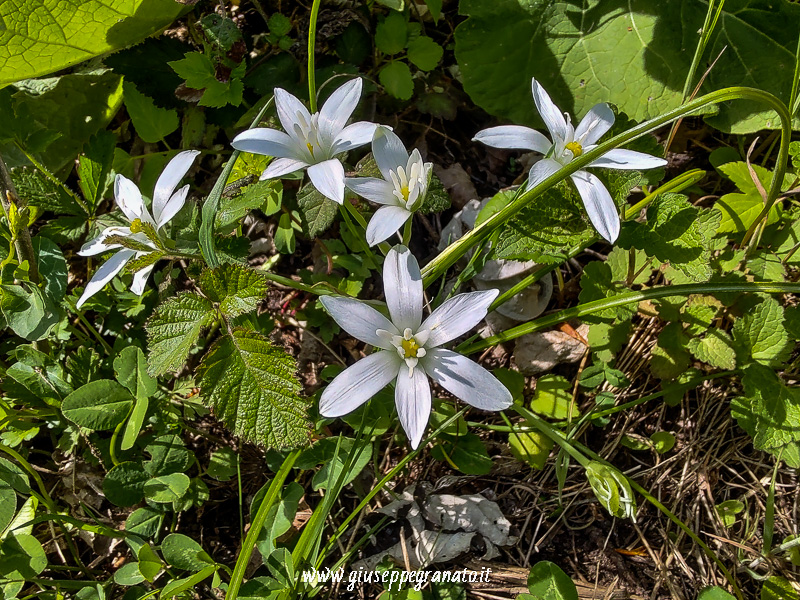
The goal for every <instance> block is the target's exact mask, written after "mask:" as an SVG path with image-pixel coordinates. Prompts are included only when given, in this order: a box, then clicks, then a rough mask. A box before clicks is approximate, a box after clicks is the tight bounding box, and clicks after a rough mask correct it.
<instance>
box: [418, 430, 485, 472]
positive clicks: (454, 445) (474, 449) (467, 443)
mask: <svg viewBox="0 0 800 600" xmlns="http://www.w3.org/2000/svg"><path fill="white" fill-rule="evenodd" d="M431 455H432V456H433V457H434V458H435V459H436V460H441V461H444V462H446V463H447V464H449V465H450V466H451V467H453V468H455V469H458V470H459V471H461V472H462V473H465V474H467V475H486V474H487V473H488V472H489V471H491V470H492V464H493V463H492V459H491V458H490V457H489V453H488V452H486V446H485V445H484V443H483V441H482V440H481V438H479V437H478V436H477V435H475V434H474V433H468V434H467V435H460V436H450V435H444V434H442V435H440V436H439V443H438V444H436V446H434V447H433V450H431Z"/></svg>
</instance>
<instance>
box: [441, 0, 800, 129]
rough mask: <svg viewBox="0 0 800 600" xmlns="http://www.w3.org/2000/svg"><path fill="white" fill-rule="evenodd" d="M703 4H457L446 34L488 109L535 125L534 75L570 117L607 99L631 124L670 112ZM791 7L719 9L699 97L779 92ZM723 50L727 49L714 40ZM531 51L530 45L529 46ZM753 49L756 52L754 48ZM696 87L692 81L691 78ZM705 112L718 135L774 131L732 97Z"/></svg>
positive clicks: (615, 0) (799, 14)
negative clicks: (739, 90) (746, 90)
mask: <svg viewBox="0 0 800 600" xmlns="http://www.w3.org/2000/svg"><path fill="white" fill-rule="evenodd" d="M706 11H707V5H706V4H703V3H694V2H687V1H685V0H666V1H665V2H659V3H652V2H646V1H644V0H637V1H634V2H627V1H623V0H611V1H608V2H603V3H600V4H596V5H591V6H590V7H583V8H581V9H576V7H575V6H574V5H573V4H571V3H569V2H564V3H551V2H518V1H517V0H499V1H498V2H492V3H486V2H483V1H482V0H462V2H461V3H460V4H459V12H460V13H461V14H462V15H465V16H467V17H468V18H467V19H466V20H465V21H464V22H462V23H461V24H459V26H458V27H457V28H456V32H455V42H456V47H455V52H456V60H457V62H458V65H459V67H460V69H461V75H462V77H463V83H464V89H465V90H466V92H467V93H468V94H469V95H470V97H471V98H472V100H473V101H474V102H475V103H476V104H477V105H479V106H480V107H481V108H483V109H485V110H487V111H488V112H489V113H491V114H493V115H496V116H499V117H501V118H503V119H508V120H511V121H514V122H516V123H523V124H530V125H532V124H534V123H535V119H536V115H535V109H534V104H533V101H532V99H531V77H536V78H537V80H539V81H540V83H541V84H542V85H543V86H544V87H545V89H546V90H547V91H548V92H549V93H550V95H551V96H552V97H553V100H554V101H555V102H556V104H558V105H559V106H560V107H561V108H562V110H572V111H573V112H574V113H575V115H574V116H575V117H576V119H574V120H573V121H574V122H577V118H580V117H582V116H583V115H585V114H586V113H587V112H588V111H589V109H590V108H591V107H592V106H593V105H595V104H597V103H598V102H613V103H615V104H616V105H618V106H619V107H620V109H621V110H623V111H624V112H626V113H628V114H629V115H630V116H631V117H632V118H633V119H635V120H637V121H644V120H646V119H650V118H652V117H655V116H658V115H660V114H663V113H664V112H666V111H668V110H671V109H673V108H676V107H677V106H678V105H679V104H680V103H681V98H682V94H681V90H682V89H683V86H684V81H685V77H686V74H687V73H688V72H689V66H690V63H691V60H692V53H691V52H686V48H687V47H689V48H694V46H695V45H696V43H697V33H696V32H697V31H699V30H700V29H701V28H702V26H703V22H704V19H705V15H706ZM798 29H800V7H798V6H797V5H796V4H792V3H790V2H771V1H770V0H744V1H743V2H741V3H737V4H735V5H727V4H726V5H725V6H724V8H723V10H722V11H721V14H720V18H719V21H718V23H717V25H716V28H715V29H714V30H713V32H712V33H711V35H710V39H709V42H708V44H707V46H706V48H705V52H704V54H703V56H702V57H701V64H704V65H705V64H710V63H711V62H712V61H714V60H715V59H716V58H717V57H718V55H719V60H718V61H717V62H716V63H715V65H714V68H713V69H711V70H710V72H709V73H708V76H707V77H706V78H705V79H704V83H703V86H702V87H701V91H700V93H701V94H703V93H705V92H707V91H711V90H718V89H722V88H724V87H729V86H735V85H746V86H751V87H755V88H758V89H761V90H765V91H769V92H771V93H773V94H775V95H776V96H778V97H779V98H788V97H789V92H790V88H791V73H792V70H793V68H794V52H795V49H796V47H797V36H796V35H795V32H796V31H798ZM725 46H727V50H726V51H725V52H721V50H722V48H723V47H725ZM531 48H536V49H537V51H536V52H531ZM755 49H758V50H757V51H756V50H755ZM693 85H694V82H693ZM718 110H719V112H718V113H717V114H715V115H714V116H711V117H708V118H707V120H708V121H709V122H710V123H711V124H712V125H714V126H715V127H717V128H719V129H722V130H723V131H726V132H733V133H750V132H754V131H758V130H760V129H763V128H777V126H778V120H777V118H776V116H775V114H774V113H773V112H770V111H768V110H766V108H765V107H764V106H763V105H759V104H755V103H753V102H731V103H728V104H726V105H724V106H720V107H719V109H718Z"/></svg>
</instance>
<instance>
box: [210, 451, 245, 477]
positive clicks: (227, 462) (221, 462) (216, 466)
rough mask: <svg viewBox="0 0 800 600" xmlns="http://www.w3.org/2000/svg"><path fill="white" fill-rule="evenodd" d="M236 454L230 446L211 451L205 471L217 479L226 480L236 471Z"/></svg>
mask: <svg viewBox="0 0 800 600" xmlns="http://www.w3.org/2000/svg"><path fill="white" fill-rule="evenodd" d="M238 462H239V460H238V455H237V454H236V452H234V451H233V449H231V448H220V449H219V450H217V451H215V452H212V453H211V457H210V458H209V461H208V469H206V473H207V474H208V475H209V476H210V477H213V478H214V479H216V480H217V481H228V480H229V479H230V478H231V477H233V476H234V475H236V473H237V472H238V468H237V464H238Z"/></svg>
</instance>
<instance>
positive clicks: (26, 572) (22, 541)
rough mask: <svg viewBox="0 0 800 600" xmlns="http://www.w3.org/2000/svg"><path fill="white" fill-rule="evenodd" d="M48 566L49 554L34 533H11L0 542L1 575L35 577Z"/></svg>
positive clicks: (19, 577)
mask: <svg viewBox="0 0 800 600" xmlns="http://www.w3.org/2000/svg"><path fill="white" fill-rule="evenodd" d="M45 567H47V555H46V554H45V552H44V549H43V548H42V545H41V544H40V543H39V540H37V539H36V538H35V537H33V536H32V535H28V534H26V533H18V534H15V533H9V534H8V535H7V536H6V538H5V539H4V540H3V541H2V542H0V577H3V578H5V579H26V580H29V579H34V578H35V577H36V576H37V575H39V573H41V572H42V571H44V569H45Z"/></svg>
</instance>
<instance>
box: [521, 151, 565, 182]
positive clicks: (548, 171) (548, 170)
mask: <svg viewBox="0 0 800 600" xmlns="http://www.w3.org/2000/svg"><path fill="white" fill-rule="evenodd" d="M560 168H561V165H560V164H559V163H558V162H557V161H555V160H553V159H552V158H543V159H542V160H540V161H539V162H537V163H534V165H533V166H532V167H531V170H530V171H529V172H528V185H527V186H526V188H525V189H528V190H529V189H531V188H532V187H534V186H536V185H539V184H540V183H541V182H542V181H544V180H545V179H547V178H548V177H550V175H552V174H553V173H555V172H556V171H558V170H559V169H560Z"/></svg>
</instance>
